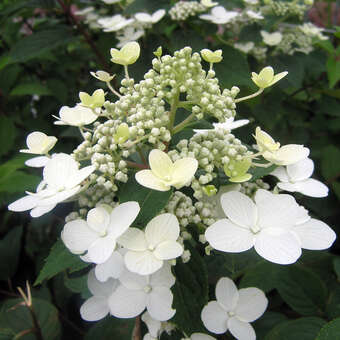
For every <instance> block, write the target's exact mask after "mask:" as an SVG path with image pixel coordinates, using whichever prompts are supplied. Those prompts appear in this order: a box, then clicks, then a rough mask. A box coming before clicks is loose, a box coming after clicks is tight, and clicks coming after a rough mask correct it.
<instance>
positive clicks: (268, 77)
mask: <svg viewBox="0 0 340 340" xmlns="http://www.w3.org/2000/svg"><path fill="white" fill-rule="evenodd" d="M287 74H288V72H287V71H284V72H281V73H278V74H275V75H274V70H273V68H272V67H271V66H266V67H264V68H263V69H262V70H261V71H260V73H259V74H257V73H255V72H252V73H251V80H252V81H253V82H254V83H255V84H256V85H257V86H258V87H259V88H260V89H265V88H266V87H269V86H272V85H274V84H275V83H277V82H278V81H279V80H281V79H282V78H284V77H285V76H286V75H287Z"/></svg>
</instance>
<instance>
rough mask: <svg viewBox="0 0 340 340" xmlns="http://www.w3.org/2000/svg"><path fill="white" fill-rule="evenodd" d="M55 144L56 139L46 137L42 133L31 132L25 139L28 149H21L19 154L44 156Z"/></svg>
mask: <svg viewBox="0 0 340 340" xmlns="http://www.w3.org/2000/svg"><path fill="white" fill-rule="evenodd" d="M56 142H57V138H56V137H54V136H47V135H46V134H44V133H43V132H39V131H34V132H31V133H30V134H29V135H28V136H27V138H26V144H27V147H28V149H21V150H20V152H23V153H33V154H36V155H45V154H47V153H48V152H49V151H50V150H51V149H52V148H53V147H54V145H55V143H56Z"/></svg>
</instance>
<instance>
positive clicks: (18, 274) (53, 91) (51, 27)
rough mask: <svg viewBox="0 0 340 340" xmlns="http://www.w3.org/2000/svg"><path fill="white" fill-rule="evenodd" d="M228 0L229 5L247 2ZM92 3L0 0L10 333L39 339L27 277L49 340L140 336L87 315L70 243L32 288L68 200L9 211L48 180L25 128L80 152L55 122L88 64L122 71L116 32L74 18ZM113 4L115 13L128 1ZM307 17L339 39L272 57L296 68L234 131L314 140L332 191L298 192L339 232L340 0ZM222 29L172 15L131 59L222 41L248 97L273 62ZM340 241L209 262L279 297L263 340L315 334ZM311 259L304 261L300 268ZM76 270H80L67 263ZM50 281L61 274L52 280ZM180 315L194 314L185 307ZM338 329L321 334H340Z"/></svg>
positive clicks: (244, 136)
mask: <svg viewBox="0 0 340 340" xmlns="http://www.w3.org/2000/svg"><path fill="white" fill-rule="evenodd" d="M175 2H176V1H167V0H135V2H133V3H132V4H131V5H129V6H127V7H125V8H124V12H125V14H131V13H135V12H140V11H146V12H149V13H151V12H153V11H155V10H156V9H159V8H164V9H169V8H170V6H171V5H173V4H174V3H175ZM218 2H219V4H220V5H224V6H226V7H229V8H232V7H234V6H237V5H238V4H239V3H240V1H236V0H235V1H227V0H219V1H218ZM88 5H91V6H97V7H100V6H101V5H102V2H101V1H100V0H93V1H89V0H88V1H86V0H78V1H77V0H74V1H72V0H69V1H67V0H64V1H59V0H2V1H0V37H1V42H0V48H1V55H0V204H1V206H0V207H1V214H0V219H1V222H0V236H1V239H0V296H1V298H2V302H1V304H0V339H19V338H20V339H35V338H38V337H37V334H34V332H32V326H33V324H32V322H33V321H32V319H31V316H30V315H29V310H28V309H27V308H26V307H25V306H23V305H22V304H21V303H20V302H21V301H22V299H21V298H20V295H19V294H18V290H17V288H16V287H17V286H21V287H24V286H25V282H26V281H28V282H29V283H30V285H31V289H32V294H33V299H34V308H35V311H36V314H37V318H38V322H39V323H40V326H41V330H42V336H43V339H48V340H50V339H70V338H73V339H83V338H84V339H95V338H96V339H109V338H111V339H112V338H114V337H112V334H113V333H114V332H119V333H115V334H119V335H118V336H119V339H123V340H124V339H130V338H131V329H132V328H133V326H134V320H128V321H119V320H113V319H112V318H111V319H105V320H104V321H102V322H99V323H97V324H95V325H94V326H92V325H90V324H89V323H86V322H83V321H82V320H81V319H80V316H79V306H80V305H81V303H82V301H83V298H84V297H87V296H88V292H87V287H86V281H85V280H86V276H84V275H83V274H84V273H83V272H82V266H81V263H79V262H76V261H75V260H74V257H72V256H71V257H68V256H67V255H65V252H63V249H62V247H63V246H62V245H61V244H59V245H58V244H57V245H55V246H54V247H53V249H52V257H53V256H54V257H55V262H56V263H59V265H60V266H59V267H58V268H57V269H56V270H55V272H47V273H46V272H45V273H44V274H43V277H40V280H38V282H39V284H38V285H35V286H33V283H34V282H35V280H36V279H37V277H38V275H39V273H40V271H41V268H42V267H43V265H44V260H45V259H46V258H47V256H48V254H49V253H50V250H51V247H52V245H53V244H55V242H56V240H57V238H58V237H59V235H60V231H61V228H62V226H63V223H64V220H63V217H64V216H65V215H66V213H67V212H68V211H70V210H69V209H70V208H69V207H67V206H64V205H63V206H58V208H57V209H55V210H54V211H53V213H51V214H48V215H47V216H43V217H42V218H39V219H31V218H29V217H28V214H27V213H12V212H9V211H7V205H8V204H9V203H10V202H12V201H13V200H15V199H17V198H19V197H21V196H22V193H23V191H25V190H28V191H33V190H34V189H35V187H36V185H37V184H38V183H39V181H40V171H39V170H36V169H28V168H27V167H25V166H24V161H25V160H26V159H28V158H29V157H28V156H25V155H23V154H19V153H18V150H19V149H22V148H24V147H25V139H26V136H27V134H28V133H30V132H32V131H43V132H45V133H46V134H48V135H53V136H56V137H58V139H59V141H58V143H57V145H56V147H55V152H61V151H62V152H71V151H72V149H73V148H74V147H75V146H76V145H78V144H79V142H80V141H81V139H80V135H79V132H78V130H76V129H73V128H71V127H70V128H60V127H58V126H55V125H53V120H54V119H53V117H52V115H57V114H58V111H59V109H60V107H61V106H63V105H68V106H73V105H75V103H76V102H77V101H78V92H79V91H85V92H89V93H92V92H93V91H94V90H95V89H97V88H100V87H101V86H102V83H100V82H99V81H97V80H95V79H94V78H92V77H91V76H90V73H89V72H90V71H96V70H100V69H101V70H106V71H108V72H110V73H111V74H114V73H116V74H117V79H119V78H120V73H121V71H122V70H121V68H120V67H118V66H117V65H114V64H112V63H110V62H109V50H110V48H111V47H115V46H116V44H117V40H116V39H115V35H114V34H113V33H103V32H100V31H90V30H89V29H88V27H86V25H84V23H83V22H82V18H81V17H79V16H76V15H75V14H74V12H75V10H76V9H77V8H78V9H79V8H83V7H85V6H88ZM111 8H112V14H114V10H115V9H117V8H118V9H119V7H113V6H112V7H111ZM307 16H309V20H312V22H314V23H315V24H317V25H319V26H322V27H325V28H327V29H329V32H328V34H327V35H328V36H329V38H330V39H329V40H327V41H324V42H322V43H320V44H319V46H318V47H317V48H316V50H315V51H314V52H312V53H310V54H308V55H306V54H302V53H296V54H294V55H293V56H287V55H280V56H276V57H272V58H271V59H270V60H268V64H269V65H271V66H273V67H274V69H275V71H276V72H280V71H285V70H287V71H289V75H288V76H287V77H286V79H284V80H283V81H281V82H279V83H278V84H277V85H275V86H274V87H273V88H271V89H269V90H266V91H265V93H264V94H263V95H262V96H260V97H259V98H256V99H253V100H250V101H247V102H245V103H241V104H239V105H238V110H237V111H238V115H239V116H238V117H237V118H249V119H251V124H249V125H248V126H246V127H244V128H242V129H241V130H240V131H237V133H236V135H237V136H238V137H239V138H240V139H241V140H242V141H244V142H245V143H248V144H252V143H253V139H252V133H253V131H254V129H255V127H256V126H257V124H259V125H261V127H262V128H263V129H264V130H266V131H268V132H270V134H271V135H272V136H274V138H275V139H276V140H279V141H280V142H281V143H282V144H287V143H297V144H304V145H306V146H308V147H309V148H310V149H311V158H312V159H313V160H314V161H315V163H316V173H315V175H314V177H316V178H318V179H320V180H321V181H323V182H324V183H326V184H327V185H328V186H329V188H330V194H329V196H328V197H327V198H325V199H317V198H308V199H305V198H304V197H302V196H298V199H299V202H301V203H302V204H303V205H304V206H305V207H306V208H307V209H309V210H310V212H311V214H312V215H313V214H314V215H316V216H317V217H318V218H319V219H321V220H323V221H324V222H326V223H327V224H329V225H330V226H331V227H332V228H333V229H334V230H335V231H337V233H338V235H339V230H340V225H339V221H340V209H339V200H340V140H339V135H340V86H339V79H340V44H339V41H340V40H339V39H340V5H339V2H336V1H328V2H326V1H324V2H317V3H315V5H314V7H313V8H312V10H311V11H310V12H309V13H308V14H307ZM215 31H216V26H215V25H212V24H209V23H207V22H204V23H202V21H197V20H196V19H195V18H191V19H190V20H187V21H185V22H180V23H179V22H175V21H171V20H170V18H169V17H168V16H166V17H165V18H164V19H163V20H162V21H161V22H159V23H158V24H157V25H156V26H154V27H153V29H152V30H149V31H147V34H146V35H145V36H144V37H143V38H142V39H141V40H140V44H141V46H142V54H141V57H140V59H139V60H138V62H137V63H136V64H135V65H132V66H131V68H130V74H133V76H134V78H135V79H137V80H139V79H141V78H142V76H143V74H144V73H145V72H146V71H147V69H148V67H149V66H150V65H151V60H152V58H153V53H152V52H153V51H155V50H156V48H157V47H158V46H162V47H163V54H165V53H173V52H174V51H175V50H177V49H179V48H182V47H184V46H187V45H189V46H192V47H193V50H194V51H200V50H201V49H203V48H210V49H214V50H215V49H218V48H221V49H222V50H223V61H222V62H221V63H220V64H217V65H216V68H215V69H216V73H217V76H218V78H219V79H220V82H221V84H222V87H228V88H230V87H231V86H233V85H236V86H239V87H240V88H241V94H242V96H244V95H247V94H250V93H252V92H254V90H255V86H254V85H253V84H252V82H251V80H250V72H251V71H255V72H257V71H259V70H260V69H261V68H262V67H263V66H266V65H260V64H259V63H258V62H257V61H256V60H255V59H254V58H252V57H251V56H249V57H247V56H246V55H245V54H243V53H241V52H240V51H238V50H236V49H234V48H232V47H230V46H228V45H222V44H221V42H219V40H217V39H216V37H215V33H216V32H215ZM248 33H249V32H244V34H248ZM254 38H255V39H256V36H254ZM117 84H118V82H116V85H117ZM58 247H59V248H58ZM339 249H340V242H339V241H337V242H336V244H335V245H334V246H333V248H332V249H331V253H329V252H314V253H313V254H311V253H309V252H304V256H303V257H302V259H301V260H300V261H299V262H298V264H296V265H294V266H292V267H289V268H282V267H280V266H277V265H273V264H271V263H268V262H266V263H263V262H261V261H259V260H258V258H255V260H254V256H253V255H254V254H250V255H249V256H250V257H249V259H246V260H245V257H242V260H238V258H237V257H234V255H221V256H220V257H218V256H217V257H216V259H215V260H214V261H215V262H216V263H215V264H211V265H212V266H210V268H214V269H213V270H212V273H210V274H211V275H212V276H213V277H216V276H218V277H219V276H220V275H227V276H231V277H233V278H235V279H237V278H240V277H241V276H242V279H241V280H240V284H241V286H244V287H245V286H249V285H257V286H258V287H259V288H261V289H263V290H264V291H265V292H266V293H267V294H269V295H270V297H271V301H272V304H273V305H271V306H270V310H271V311H270V312H267V313H266V314H265V317H264V318H261V319H260V320H259V321H257V322H256V323H255V328H256V331H257V334H258V339H260V340H261V339H265V340H274V339H275V340H280V339H282V340H283V339H290V340H294V339H299V340H308V339H314V338H315V336H316V334H317V333H318V332H319V330H320V328H321V327H322V326H323V325H324V324H325V323H326V321H329V320H331V319H334V318H339V317H340V287H339V284H338V283H339V280H340V257H339V255H340V252H339ZM219 261H220V262H219ZM301 264H304V265H305V266H304V267H303V268H301ZM67 267H70V268H71V269H68V270H64V269H65V268H67ZM279 267H280V268H279ZM245 272H246V274H245V275H243V274H244V273H245ZM56 274H57V275H56ZM50 277H53V278H52V279H51V280H49V281H46V280H44V279H48V278H50ZM84 278H85V279H84ZM292 292H295V295H296V296H294V295H293V294H292ZM301 296H303V298H301ZM273 301H274V302H273ZM12 307H13V308H12ZM282 311H285V312H282ZM279 312H280V313H279ZM182 317H183V322H185V315H182ZM289 318H290V319H293V320H290V321H289ZM297 318H299V319H298V320H297ZM338 320H339V319H338ZM338 323H339V322H338ZM275 325H279V327H278V326H277V327H274V326H275ZM305 325H307V326H306V327H307V328H306V327H305ZM311 325H314V326H313V327H314V328H315V332H314V333H313V331H311V329H313V327H312V328H311ZM91 326H92V327H91ZM338 327H340V326H339V325H338ZM306 329H308V331H306ZM338 329H339V328H338ZM294 330H296V331H295V333H294ZM330 331H332V328H331V327H330ZM324 333H325V332H324ZM330 334H331V333H330ZM321 335H322V334H321ZM338 336H339V335H337V337H333V338H330V337H328V338H326V337H322V336H321V337H318V339H320V340H323V339H334V340H335V339H339V337H338ZM164 338H166V336H165V337H164ZM173 338H174V339H175V338H176V334H174V337H173Z"/></svg>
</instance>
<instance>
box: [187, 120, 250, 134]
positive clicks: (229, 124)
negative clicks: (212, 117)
mask: <svg viewBox="0 0 340 340" xmlns="http://www.w3.org/2000/svg"><path fill="white" fill-rule="evenodd" d="M248 123H249V120H248V119H239V120H235V121H234V117H231V118H228V119H227V120H226V121H225V122H224V123H212V125H213V127H214V129H193V131H194V132H195V133H196V134H204V133H207V132H209V131H214V130H215V131H216V130H228V131H231V130H234V129H237V128H239V127H241V126H244V125H247V124H248Z"/></svg>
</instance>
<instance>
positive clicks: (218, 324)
mask: <svg viewBox="0 0 340 340" xmlns="http://www.w3.org/2000/svg"><path fill="white" fill-rule="evenodd" d="M201 319H202V322H203V324H204V327H205V328H206V329H207V330H208V331H210V332H212V333H215V334H222V333H225V332H226V330H227V329H228V324H227V322H228V319H229V317H228V314H227V312H226V311H225V310H224V309H223V308H222V307H221V306H220V304H219V303H218V302H217V301H210V302H209V303H208V304H207V305H206V306H204V308H203V309H202V312H201Z"/></svg>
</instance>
